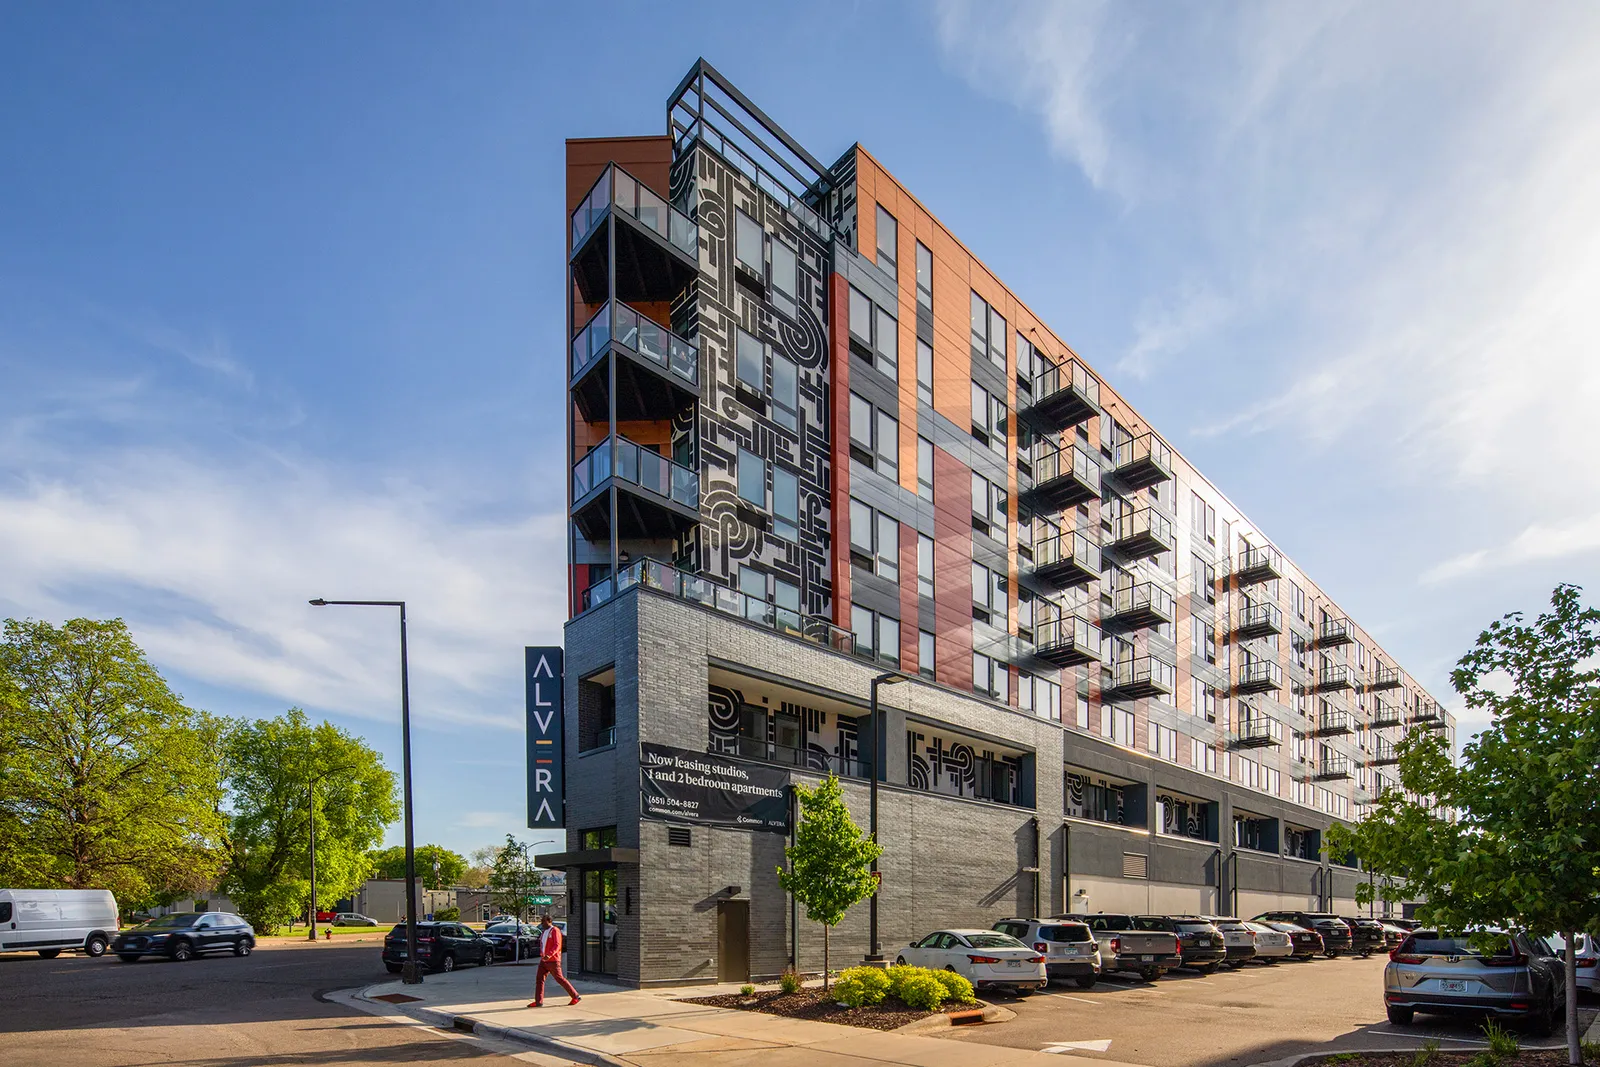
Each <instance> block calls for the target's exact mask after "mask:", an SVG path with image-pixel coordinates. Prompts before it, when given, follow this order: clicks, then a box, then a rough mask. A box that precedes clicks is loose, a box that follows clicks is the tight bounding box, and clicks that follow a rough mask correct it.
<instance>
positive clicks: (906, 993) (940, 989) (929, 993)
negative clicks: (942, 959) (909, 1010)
mask: <svg viewBox="0 0 1600 1067" xmlns="http://www.w3.org/2000/svg"><path fill="white" fill-rule="evenodd" d="M917 970H918V971H919V972H920V973H918V974H912V975H908V976H906V978H905V979H904V980H903V981H901V983H900V999H901V1000H903V1001H905V1002H906V1003H907V1004H909V1005H910V1006H911V1007H913V1008H920V1009H922V1010H923V1011H938V1010H939V1007H940V1005H942V1004H943V1003H944V984H943V983H942V982H940V981H939V979H938V976H937V975H936V974H935V973H934V972H932V971H929V970H927V969H925V968H921V967H919V968H917Z"/></svg>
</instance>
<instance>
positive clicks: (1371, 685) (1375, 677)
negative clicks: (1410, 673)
mask: <svg viewBox="0 0 1600 1067" xmlns="http://www.w3.org/2000/svg"><path fill="white" fill-rule="evenodd" d="M1403 682H1404V680H1403V679H1402V678H1401V676H1400V668H1399V667H1378V668H1376V669H1374V670H1373V672H1372V678H1371V679H1370V680H1369V681H1368V682H1367V688H1368V689H1398V688H1400V686H1401V685H1402V684H1403Z"/></svg>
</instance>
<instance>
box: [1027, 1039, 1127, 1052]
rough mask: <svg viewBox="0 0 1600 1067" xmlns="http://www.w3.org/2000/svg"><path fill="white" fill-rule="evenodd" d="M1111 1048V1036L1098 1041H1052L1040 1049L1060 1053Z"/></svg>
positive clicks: (1101, 1050) (1099, 1050)
mask: <svg viewBox="0 0 1600 1067" xmlns="http://www.w3.org/2000/svg"><path fill="white" fill-rule="evenodd" d="M1110 1048H1111V1039H1110V1038H1109V1037H1105V1038H1100V1039H1099V1040H1096V1041H1052V1042H1050V1043H1049V1044H1048V1045H1045V1046H1043V1047H1042V1048H1040V1049H1039V1051H1040V1052H1046V1053H1049V1054H1051V1055H1060V1054H1061V1053H1063V1052H1105V1051H1107V1050H1109V1049H1110Z"/></svg>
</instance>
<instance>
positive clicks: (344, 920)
mask: <svg viewBox="0 0 1600 1067" xmlns="http://www.w3.org/2000/svg"><path fill="white" fill-rule="evenodd" d="M333 925H335V926H377V925H378V920H377V919H371V918H368V917H367V916H365V915H362V914H361V913H359V912H354V911H341V912H339V913H338V914H337V915H335V916H334V917H333Z"/></svg>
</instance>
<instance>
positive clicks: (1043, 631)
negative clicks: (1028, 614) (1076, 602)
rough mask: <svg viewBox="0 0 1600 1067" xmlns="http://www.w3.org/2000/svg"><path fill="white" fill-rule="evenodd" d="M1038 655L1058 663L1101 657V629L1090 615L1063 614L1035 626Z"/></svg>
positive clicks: (1086, 660)
mask: <svg viewBox="0 0 1600 1067" xmlns="http://www.w3.org/2000/svg"><path fill="white" fill-rule="evenodd" d="M1033 647H1034V655H1036V656H1038V657H1039V658H1040V659H1042V660H1045V661H1047V662H1049V663H1053V664H1055V665H1056V666H1057V667H1076V666H1078V665H1079V664H1081V663H1094V662H1096V661H1098V660H1099V659H1100V630H1099V628H1098V627H1096V626H1095V625H1094V623H1092V622H1089V621H1088V620H1087V619H1081V618H1079V617H1078V616H1076V615H1063V616H1059V617H1057V618H1054V619H1045V620H1044V621H1043V622H1041V623H1039V624H1038V625H1037V626H1036V627H1035V628H1034V634H1033Z"/></svg>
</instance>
